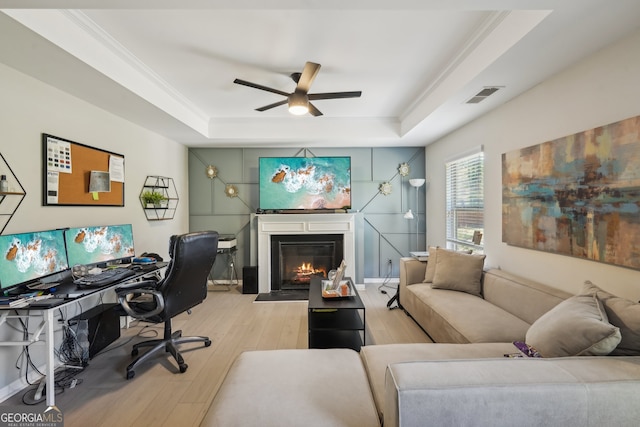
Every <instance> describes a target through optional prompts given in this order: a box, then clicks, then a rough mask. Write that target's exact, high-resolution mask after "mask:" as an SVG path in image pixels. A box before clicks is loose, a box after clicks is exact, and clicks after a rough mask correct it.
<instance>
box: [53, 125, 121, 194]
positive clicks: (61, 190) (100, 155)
mask: <svg viewBox="0 0 640 427" xmlns="http://www.w3.org/2000/svg"><path fill="white" fill-rule="evenodd" d="M42 156H43V159H42V161H43V168H42V171H43V177H42V178H43V182H42V205H43V206H124V156H123V155H122V154H118V153H113V152H111V151H107V150H102V149H99V148H94V147H90V146H88V145H84V144H80V143H78V142H73V141H69V140H68V139H64V138H60V137H57V136H53V135H49V134H46V133H43V134H42Z"/></svg>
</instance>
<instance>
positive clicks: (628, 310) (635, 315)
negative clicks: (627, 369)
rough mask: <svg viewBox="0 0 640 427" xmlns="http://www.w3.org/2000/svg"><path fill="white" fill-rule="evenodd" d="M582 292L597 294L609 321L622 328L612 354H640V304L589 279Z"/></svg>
mask: <svg viewBox="0 0 640 427" xmlns="http://www.w3.org/2000/svg"><path fill="white" fill-rule="evenodd" d="M581 293H582V294H587V295H596V296H597V297H598V299H599V300H600V301H602V305H604V311H605V312H606V314H607V317H608V318H609V322H610V323H611V324H612V325H613V326H617V327H618V328H620V334H621V335H622V340H621V341H620V344H618V346H617V347H616V348H615V350H613V351H612V352H611V355H614V356H640V304H637V303H634V302H633V301H629V300H628V299H625V298H620V297H617V296H615V295H612V294H610V293H609V292H606V291H603V290H602V289H600V288H599V287H598V286H596V285H594V284H593V283H591V282H590V281H588V280H587V281H586V282H584V287H583V288H582V292H581Z"/></svg>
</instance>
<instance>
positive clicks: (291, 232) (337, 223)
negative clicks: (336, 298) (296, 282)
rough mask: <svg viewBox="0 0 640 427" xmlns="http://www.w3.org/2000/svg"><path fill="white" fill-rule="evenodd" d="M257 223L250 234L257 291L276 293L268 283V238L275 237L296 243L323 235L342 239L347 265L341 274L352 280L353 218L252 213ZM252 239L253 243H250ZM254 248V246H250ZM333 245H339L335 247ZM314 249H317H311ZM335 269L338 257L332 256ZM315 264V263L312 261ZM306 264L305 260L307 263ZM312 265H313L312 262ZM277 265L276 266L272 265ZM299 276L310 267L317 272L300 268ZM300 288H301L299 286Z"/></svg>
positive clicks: (321, 237)
mask: <svg viewBox="0 0 640 427" xmlns="http://www.w3.org/2000/svg"><path fill="white" fill-rule="evenodd" d="M254 218H255V220H256V222H257V224H256V227H255V233H254V232H253V231H252V237H251V240H252V247H255V248H256V249H257V250H256V251H255V252H254V253H255V255H256V257H257V259H256V261H257V266H258V291H259V292H270V291H271V290H276V289H277V288H276V286H279V285H275V283H272V278H273V275H272V272H271V269H272V268H273V267H274V264H273V263H272V257H271V255H272V253H271V252H272V251H271V247H272V242H271V240H272V238H274V237H276V236H289V237H294V238H295V240H293V241H296V240H297V241H300V237H301V236H303V237H310V236H318V237H317V238H318V239H320V241H322V240H323V239H325V240H326V239H327V236H341V237H342V248H341V250H342V258H343V259H344V261H345V263H346V264H347V268H346V270H345V275H346V276H348V277H355V263H356V257H355V221H354V220H355V215H354V214H345V213H330V214H329V213H327V214H315V213H314V214H306V213H303V214H280V215H278V214H254ZM254 239H255V240H254ZM253 245H255V246H253ZM336 246H339V245H337V244H336ZM314 249H317V248H314ZM336 258H338V259H337V260H336V262H337V264H335V265H334V267H333V268H336V267H337V265H339V264H340V261H341V259H340V256H339V255H338V256H336ZM314 261H315V260H314ZM307 263H308V261H307ZM312 264H313V263H312ZM276 266H277V265H276ZM298 266H300V271H301V273H302V272H304V273H307V274H308V273H309V271H308V270H310V269H311V267H312V268H313V269H314V270H318V269H320V268H319V267H318V266H316V265H312V266H311V267H310V266H308V265H306V266H304V267H303V266H301V265H300V264H299V265H298ZM300 286H302V285H300Z"/></svg>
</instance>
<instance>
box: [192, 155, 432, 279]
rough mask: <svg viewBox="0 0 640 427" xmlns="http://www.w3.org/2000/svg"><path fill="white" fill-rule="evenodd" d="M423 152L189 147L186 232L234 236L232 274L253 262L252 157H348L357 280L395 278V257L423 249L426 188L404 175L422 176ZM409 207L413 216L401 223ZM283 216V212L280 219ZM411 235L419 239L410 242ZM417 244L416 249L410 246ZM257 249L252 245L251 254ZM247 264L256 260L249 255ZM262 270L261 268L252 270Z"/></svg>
mask: <svg viewBox="0 0 640 427" xmlns="http://www.w3.org/2000/svg"><path fill="white" fill-rule="evenodd" d="M424 152H425V150H424V148H423V147H379V148H313V149H303V148H191V149H189V229H190V230H191V231H197V230H215V231H218V232H219V233H220V234H233V235H235V236H236V238H237V239H238V246H237V253H236V270H237V272H238V275H240V276H241V275H242V267H243V266H245V265H252V264H251V259H252V256H251V250H252V249H251V245H250V231H251V227H253V226H255V225H252V224H251V214H252V213H255V212H256V210H257V209H258V202H259V194H258V159H259V158H260V157H275V156H299V157H305V156H306V157H315V156H350V157H351V193H352V209H351V210H350V212H351V213H357V215H356V260H357V261H356V264H357V265H356V282H357V283H362V281H363V279H364V278H382V277H386V276H387V274H389V267H388V260H389V259H391V260H392V271H391V273H390V276H391V277H398V276H399V270H398V265H399V258H400V257H402V256H408V255H409V251H415V250H421V251H422V250H425V234H426V233H425V223H426V222H425V213H424V212H425V193H424V190H425V186H423V187H421V188H420V189H419V191H418V202H417V204H418V209H417V210H418V212H419V215H415V213H416V190H415V188H413V187H411V186H410V185H409V179H410V178H424V177H425V157H424ZM405 162H406V163H408V164H409V166H410V172H409V175H407V176H406V177H402V176H401V175H400V174H399V172H398V168H399V166H400V164H401V163H405ZM208 165H213V166H215V167H216V168H217V170H218V176H217V177H216V178H214V179H210V178H208V177H207V175H206V173H205V169H206V167H207V166H208ZM385 181H388V182H390V183H391V186H392V192H391V194H389V195H387V196H385V195H383V194H381V193H380V192H379V186H380V184H381V183H382V182H385ZM227 184H232V185H234V186H236V188H237V190H238V197H233V198H230V197H227V196H226V194H225V191H224V190H225V186H226V185H227ZM408 209H411V210H412V212H413V213H414V217H417V218H418V220H417V227H416V219H413V220H408V219H405V218H404V213H405V212H406V211H407V210H408ZM283 215H286V214H283ZM416 236H418V238H417V239H416ZM416 245H418V248H417V249H416ZM253 250H255V248H254V249H253ZM253 259H256V255H255V254H254V256H253ZM258 268H260V266H258ZM213 274H214V277H216V278H220V279H224V278H227V276H228V272H227V269H226V263H225V262H216V265H215V267H214V273H213Z"/></svg>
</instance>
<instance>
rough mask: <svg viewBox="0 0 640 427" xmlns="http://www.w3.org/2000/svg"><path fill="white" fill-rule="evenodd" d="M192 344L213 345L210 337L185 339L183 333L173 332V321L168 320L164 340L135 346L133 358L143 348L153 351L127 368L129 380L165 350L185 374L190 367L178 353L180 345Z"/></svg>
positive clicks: (132, 352)
mask: <svg viewBox="0 0 640 427" xmlns="http://www.w3.org/2000/svg"><path fill="white" fill-rule="evenodd" d="M190 342H203V343H204V346H205V347H209V346H210V345H211V340H210V339H209V337H200V336H190V337H183V336H182V331H175V332H172V331H171V320H167V321H166V322H165V323H164V338H162V339H155V340H148V341H143V342H140V343H137V344H134V346H133V349H132V350H131V356H132V357H136V356H137V355H138V353H139V351H140V348H142V347H153V348H152V349H151V350H149V351H147V352H146V353H144V354H143V355H142V356H140V357H138V358H137V359H136V360H134V361H133V362H131V364H129V366H127V379H128V380H130V379H131V378H133V377H134V376H135V375H136V372H135V369H136V368H137V367H138V366H140V365H141V364H142V363H144V362H145V361H147V360H148V359H150V358H151V357H153V356H155V355H157V353H159V352H161V351H163V350H164V352H167V353H171V355H172V356H173V358H174V359H175V361H176V363H177V364H178V368H179V369H180V373H185V372H186V371H187V368H188V367H189V365H187V364H186V363H185V362H184V359H183V358H182V355H181V354H180V352H179V351H178V345H180V344H185V343H190Z"/></svg>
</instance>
